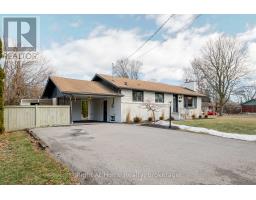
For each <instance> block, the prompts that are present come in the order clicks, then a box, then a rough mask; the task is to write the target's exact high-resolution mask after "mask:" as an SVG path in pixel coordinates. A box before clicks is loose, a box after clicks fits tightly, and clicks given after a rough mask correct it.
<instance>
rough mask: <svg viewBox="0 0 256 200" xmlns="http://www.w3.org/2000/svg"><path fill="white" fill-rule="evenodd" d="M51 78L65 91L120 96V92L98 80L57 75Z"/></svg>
mask: <svg viewBox="0 0 256 200" xmlns="http://www.w3.org/2000/svg"><path fill="white" fill-rule="evenodd" d="M50 79H51V80H52V81H53V83H54V84H55V85H56V86H57V88H58V89H59V90H60V91H61V92H63V93H75V94H95V95H106V96H120V94H118V93H115V92H113V91H112V90H111V89H109V88H107V87H105V86H104V85H102V84H101V83H99V82H96V81H85V80H77V79H70V78H63V77H56V76H51V77H50Z"/></svg>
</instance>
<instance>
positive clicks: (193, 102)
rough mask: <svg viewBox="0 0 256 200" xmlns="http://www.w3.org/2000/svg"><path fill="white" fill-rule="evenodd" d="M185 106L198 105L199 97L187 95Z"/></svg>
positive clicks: (193, 106)
mask: <svg viewBox="0 0 256 200" xmlns="http://www.w3.org/2000/svg"><path fill="white" fill-rule="evenodd" d="M184 107H185V108H196V107H197V97H191V96H185V97H184Z"/></svg>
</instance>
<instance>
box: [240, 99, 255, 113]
mask: <svg viewBox="0 0 256 200" xmlns="http://www.w3.org/2000/svg"><path fill="white" fill-rule="evenodd" d="M241 106H242V112H243V113H256V99H251V100H249V101H246V102H244V103H242V104H241Z"/></svg>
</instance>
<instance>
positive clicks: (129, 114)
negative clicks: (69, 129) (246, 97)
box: [42, 74, 204, 122]
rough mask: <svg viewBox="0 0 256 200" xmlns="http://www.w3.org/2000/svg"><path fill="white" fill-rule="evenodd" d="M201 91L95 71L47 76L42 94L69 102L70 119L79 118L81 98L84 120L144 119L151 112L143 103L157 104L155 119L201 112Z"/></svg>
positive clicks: (62, 102) (56, 100)
mask: <svg viewBox="0 0 256 200" xmlns="http://www.w3.org/2000/svg"><path fill="white" fill-rule="evenodd" d="M203 96H204V95H202V94H199V93H197V92H195V91H193V90H190V89H188V88H185V87H181V86H173V85H168V84H164V83H158V82H150V81H142V80H132V79H128V78H120V77H114V76H111V75H103V74H96V75H95V76H94V77H93V79H92V80H91V81H87V80H77V79H70V78H63V77H56V76H52V77H49V79H48V82H47V84H46V86H45V89H44V92H43V94H42V98H47V99H54V101H53V102H56V104H57V105H70V107H71V118H72V121H80V120H81V112H82V108H81V101H83V100H86V101H88V118H87V119H88V120H95V121H107V122H126V121H127V120H128V118H129V119H130V120H133V119H134V117H140V118H142V120H147V119H148V117H150V116H151V115H152V113H151V112H149V111H148V110H147V109H146V107H145V104H146V103H149V104H153V105H154V106H155V107H157V111H156V113H155V115H156V119H159V117H160V116H162V117H163V118H165V119H168V118H169V114H170V107H171V111H172V116H173V117H174V118H176V119H182V118H188V117H191V116H192V115H194V116H195V117H199V115H201V114H202V110H201V102H202V97H203Z"/></svg>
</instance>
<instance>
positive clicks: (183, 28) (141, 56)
mask: <svg viewBox="0 0 256 200" xmlns="http://www.w3.org/2000/svg"><path fill="white" fill-rule="evenodd" d="M200 16H201V15H197V16H196V17H195V18H194V19H193V21H192V22H191V23H190V24H186V25H185V26H183V27H182V28H181V29H179V30H177V31H175V32H174V34H175V35H176V34H177V33H179V32H181V31H183V30H185V29H188V28H190V27H191V26H192V25H193V23H194V22H195V21H196V20H197V19H198V18H199V17H200ZM168 39H169V38H167V39H165V40H163V41H162V42H160V43H159V44H157V45H155V46H154V47H153V48H151V49H149V50H148V51H146V52H145V53H143V54H141V55H140V56H138V57H137V58H140V59H141V58H143V57H144V56H145V55H147V54H148V53H150V52H151V51H152V50H154V49H155V48H157V47H158V46H160V45H161V44H163V43H164V42H166V41H167V40H168Z"/></svg>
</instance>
